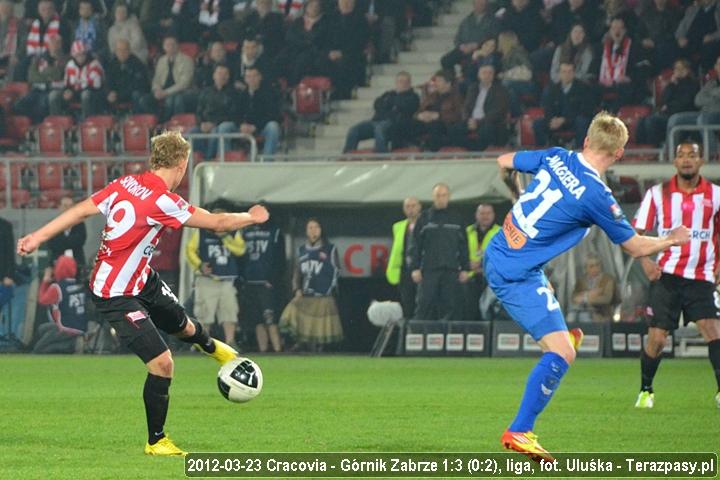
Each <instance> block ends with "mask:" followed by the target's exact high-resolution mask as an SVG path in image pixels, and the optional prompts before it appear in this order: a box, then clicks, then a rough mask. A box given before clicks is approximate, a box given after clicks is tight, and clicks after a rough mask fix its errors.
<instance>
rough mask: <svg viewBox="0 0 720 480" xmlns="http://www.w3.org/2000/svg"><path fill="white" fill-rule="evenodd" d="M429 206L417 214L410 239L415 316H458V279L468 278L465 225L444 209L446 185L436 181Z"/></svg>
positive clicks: (460, 304)
mask: <svg viewBox="0 0 720 480" xmlns="http://www.w3.org/2000/svg"><path fill="white" fill-rule="evenodd" d="M432 200H433V206H432V207H431V208H430V209H428V210H425V211H424V212H423V213H422V214H420V218H419V219H418V221H417V223H416V224H415V228H414V229H413V234H412V237H411V239H412V240H411V243H410V249H409V254H410V259H411V269H412V273H411V276H412V279H413V281H414V282H415V283H417V284H418V296H417V307H416V309H415V319H417V320H435V319H443V320H460V319H461V318H460V317H461V316H462V310H463V303H462V302H463V299H462V294H461V292H462V289H461V288H460V284H461V283H466V282H467V280H468V272H469V271H470V260H469V257H468V241H467V233H466V232H465V227H464V225H463V222H462V220H461V219H460V217H459V216H457V215H455V214H453V213H452V212H450V211H449V210H448V203H450V188H449V187H448V186H447V185H446V184H444V183H438V184H437V185H435V186H434V187H433V191H432Z"/></svg>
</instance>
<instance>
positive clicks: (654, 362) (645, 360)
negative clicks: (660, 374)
mask: <svg viewBox="0 0 720 480" xmlns="http://www.w3.org/2000/svg"><path fill="white" fill-rule="evenodd" d="M661 359H662V353H661V354H660V355H658V356H657V357H656V358H652V357H650V356H649V355H648V354H647V353H646V352H645V349H643V351H642V355H640V374H641V381H640V390H641V391H643V392H650V393H653V387H652V383H653V378H655V373H656V372H657V369H658V366H659V365H660V360H661Z"/></svg>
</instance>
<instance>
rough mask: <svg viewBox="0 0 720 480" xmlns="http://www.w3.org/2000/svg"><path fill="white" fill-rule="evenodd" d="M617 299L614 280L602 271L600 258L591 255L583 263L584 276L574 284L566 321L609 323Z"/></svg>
mask: <svg viewBox="0 0 720 480" xmlns="http://www.w3.org/2000/svg"><path fill="white" fill-rule="evenodd" d="M617 299H618V295H617V286H616V282H615V279H614V278H612V277H611V276H610V275H608V274H607V273H605V272H604V271H603V268H602V261H601V260H600V257H598V256H597V255H596V254H593V253H591V254H589V255H588V256H587V259H586V261H585V275H581V276H579V277H578V279H577V282H576V283H575V288H574V289H573V293H572V306H571V307H570V312H569V314H568V321H576V322H591V321H592V322H602V323H607V322H610V321H611V319H612V315H613V309H614V307H615V305H616V304H617V303H618V301H617Z"/></svg>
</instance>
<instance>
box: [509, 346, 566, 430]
mask: <svg viewBox="0 0 720 480" xmlns="http://www.w3.org/2000/svg"><path fill="white" fill-rule="evenodd" d="M568 367H569V365H568V363H567V362H566V361H565V359H564V358H562V357H561V356H560V355H558V354H557V353H554V352H547V353H544V354H543V356H542V357H540V361H539V362H538V364H537V365H536V366H535V368H533V371H532V372H530V376H529V377H528V380H527V384H526V385H525V394H524V395H523V399H522V403H520V410H519V411H518V414H517V416H516V417H515V420H514V421H513V423H512V425H510V431H511V432H529V431H531V430H532V429H533V427H534V426H535V419H536V418H537V416H538V415H540V412H542V411H543V409H544V408H545V405H547V404H548V402H549V401H550V398H551V397H552V395H553V393H554V392H555V390H557V388H558V386H560V379H562V377H563V375H565V372H567V369H568Z"/></svg>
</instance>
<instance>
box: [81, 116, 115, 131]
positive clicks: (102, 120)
mask: <svg viewBox="0 0 720 480" xmlns="http://www.w3.org/2000/svg"><path fill="white" fill-rule="evenodd" d="M83 123H92V124H93V125H98V126H101V127H105V128H106V129H108V130H112V129H113V128H115V118H113V116H112V115H91V116H89V117H87V118H86V119H85V121H84V122H83Z"/></svg>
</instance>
